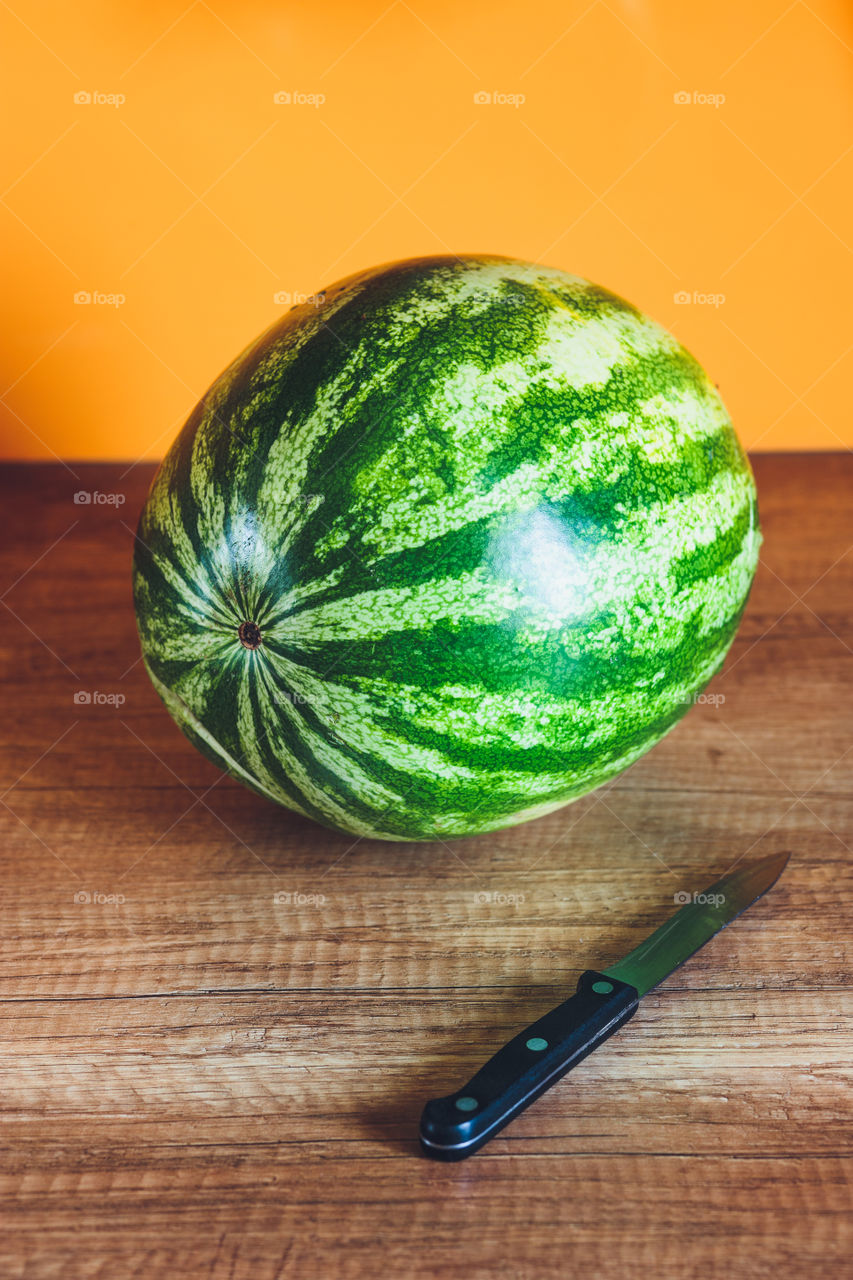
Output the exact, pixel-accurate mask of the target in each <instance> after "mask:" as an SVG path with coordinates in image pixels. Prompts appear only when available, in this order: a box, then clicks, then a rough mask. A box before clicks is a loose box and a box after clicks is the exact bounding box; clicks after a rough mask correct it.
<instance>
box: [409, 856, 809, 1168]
mask: <svg viewBox="0 0 853 1280" xmlns="http://www.w3.org/2000/svg"><path fill="white" fill-rule="evenodd" d="M789 856H790V855H789V854H788V853H774V854H771V855H770V857H767V858H762V859H760V861H758V862H754V863H752V865H750V866H744V867H741V868H739V869H738V870H736V871H732V872H730V873H729V874H728V875H726V876H723V878H722V880H718V881H717V882H716V883H715V884H712V885H711V886H710V887H709V888H708V889H706V890H705V891H704V892H703V893H694V894H686V893H685V894H676V895H675V900H676V902H680V901H684V903H685V905H684V906H683V907H681V909H680V910H679V911H676V913H675V914H674V915H673V916H672V917H671V918H670V919H669V920H667V921H666V923H665V924H662V925H661V926H660V928H659V929H655V931H654V933H652V934H650V935H649V937H648V938H646V940H645V942H641V943H640V945H639V946H638V947H635V949H634V950H633V951H631V952H629V954H628V955H627V956H625V957H624V959H622V960H620V961H618V963H617V964H614V965H612V966H611V967H610V968H609V969H602V970H601V972H600V973H599V972H598V971H597V970H596V969H588V970H587V971H586V973H582V974H581V976H580V980H579V982H578V986H577V991H576V992H575V994H574V995H573V996H572V997H571V998H570V999H568V1000H566V1001H564V1003H563V1004H559V1005H557V1007H556V1009H552V1010H551V1012H550V1013H546V1014H545V1016H544V1017H543V1018H540V1019H539V1020H538V1022H533V1023H531V1025H530V1026H529V1027H527V1028H526V1030H524V1031H521V1032H520V1033H519V1034H518V1035H517V1036H514V1037H513V1039H512V1040H510V1041H509V1043H508V1044H505V1045H504V1047H503V1048H502V1049H500V1050H498V1052H497V1053H496V1054H495V1056H494V1057H493V1058H491V1059H490V1060H489V1061H488V1062H487V1063H486V1065H485V1066H484V1067H481V1068H480V1070H479V1071H478V1072H477V1074H476V1075H475V1076H473V1077H472V1079H470V1080H469V1081H468V1083H467V1084H466V1085H465V1086H464V1088H462V1089H457V1091H456V1092H455V1093H451V1094H449V1095H448V1096H447V1097H446V1098H435V1099H433V1101H432V1102H428V1103H427V1104H426V1106H425V1107H424V1111H423V1115H422V1116H421V1127H420V1139H421V1148H422V1150H423V1151H424V1152H425V1153H426V1154H427V1155H429V1156H432V1157H433V1159H436V1160H464V1159H465V1158H466V1156H470V1155H473V1154H474V1152H475V1151H479V1150H480V1148H481V1147H482V1146H483V1145H484V1144H485V1143H486V1142H488V1141H489V1139H490V1138H493V1137H494V1136H495V1134H496V1133H498V1132H500V1130H501V1129H503V1127H504V1125H507V1124H509V1122H510V1121H511V1120H513V1119H515V1117H516V1116H517V1115H519V1114H520V1113H521V1112H522V1111H524V1109H525V1108H526V1107H529V1106H530V1104H531V1102H533V1101H535V1099H536V1098H538V1097H539V1096H540V1094H543V1093H544V1092H545V1090H546V1089H550V1087H551V1085H552V1084H555V1083H556V1081H557V1080H559V1079H560V1077H561V1076H563V1075H565V1073H566V1072H567V1071H569V1070H570V1069H571V1068H572V1067H574V1066H577V1064H578V1063H579V1062H580V1061H581V1060H582V1059H583V1058H585V1057H586V1055H587V1054H588V1053H591V1052H592V1050H593V1049H597V1048H598V1046H599V1045H600V1044H602V1043H603V1042H604V1041H605V1040H606V1039H607V1037H608V1036H612V1035H613V1032H614V1031H617V1030H618V1029H619V1027H621V1026H622V1025H623V1024H624V1023H625V1022H627V1021H628V1019H629V1018H630V1017H632V1015H633V1014H634V1013H636V1011H637V1006H638V1005H639V1002H640V999H641V997H642V996H644V995H646V993H647V992H648V991H651V989H652V987H656V986H657V985H658V983H659V982H663V980H664V978H666V977H668V976H669V975H670V974H671V973H672V972H673V970H674V969H677V968H678V967H679V965H681V964H683V963H684V961H685V960H688V959H689V958H690V956H692V955H693V953H694V952H696V951H698V950H699V948H700V947H704V945H705V943H706V942H709V941H710V939H711V938H713V936H714V934H715V933H719V931H720V930H721V929H724V928H725V927H726V925H727V924H730V923H731V921H732V920H734V918H735V916H739V915H740V913H741V912H742V911H745V910H746V909H747V907H750V906H752V904H753V902H755V901H756V900H757V899H758V898H760V897H761V895H762V894H764V893H766V892H767V890H768V889H769V888H770V887H771V886H772V885H773V884H775V882H776V881H777V880H778V878H779V876H780V875H781V874H782V872H783V870H784V868H785V864H786V863H787V861H788V858H789Z"/></svg>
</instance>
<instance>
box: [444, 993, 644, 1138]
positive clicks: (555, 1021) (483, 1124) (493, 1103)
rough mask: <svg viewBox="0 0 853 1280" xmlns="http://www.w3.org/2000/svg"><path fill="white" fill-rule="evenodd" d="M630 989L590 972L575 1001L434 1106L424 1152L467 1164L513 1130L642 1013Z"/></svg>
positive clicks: (522, 1035) (531, 1028) (534, 1027)
mask: <svg viewBox="0 0 853 1280" xmlns="http://www.w3.org/2000/svg"><path fill="white" fill-rule="evenodd" d="M638 1003H639V996H638V994H637V992H636V990H635V989H634V987H631V986H629V985H628V983H627V982H619V981H617V980H616V979H615V978H608V977H607V975H606V974H603V973H596V971H595V970H594V969H589V970H588V971H587V972H586V973H584V974H581V978H580V981H579V982H578V989H577V992H576V993H575V995H573V996H572V997H571V998H570V999H569V1000H566V1001H564V1003H563V1004H560V1005H557V1007H556V1009H552V1010H551V1011H550V1013H546V1014H545V1016H544V1018H540V1019H539V1021H538V1022H533V1023H531V1025H530V1026H529V1027H527V1028H526V1029H525V1030H524V1031H522V1032H521V1033H520V1034H519V1035H517V1036H515V1038H514V1039H512V1040H510V1041H509V1043H508V1044H505V1045H504V1047H503V1048H502V1049H500V1050H499V1051H498V1052H497V1053H496V1054H495V1056H494V1057H493V1058H492V1059H490V1061H489V1062H487V1063H486V1065H485V1066H484V1067H481V1068H480V1070H479V1071H478V1072H477V1074H476V1075H475V1076H474V1077H473V1078H472V1079H471V1080H469V1081H468V1083H467V1084H466V1085H465V1087H464V1088H463V1089H459V1090H457V1092H456V1093H452V1094H450V1096H449V1097H447V1098H436V1099H435V1100H434V1101H432V1102H428V1103H427V1104H426V1107H425V1108H424V1113H423V1116H422V1117H421V1130H420V1137H421V1145H422V1147H423V1149H424V1150H425V1151H426V1152H427V1154H428V1155H431V1156H433V1157H435V1158H436V1159H438V1160H463V1159H464V1158H465V1157H466V1156H469V1155H473V1153H474V1152H475V1151H477V1150H478V1149H479V1148H480V1147H481V1146H482V1145H483V1143H484V1142H487V1141H488V1140H489V1138H491V1137H492V1136H493V1135H494V1134H496V1133H497V1132H498V1131H499V1130H500V1129H502V1128H503V1127H504V1125H505V1124H509V1122H510V1120H512V1119H513V1117H514V1116H517V1115H518V1114H519V1112H521V1111H523V1110H524V1108H525V1107H527V1106H529V1105H530V1103H531V1102H533V1101H534V1100H535V1099H536V1098H538V1097H539V1095H540V1094H541V1093H544V1092H545V1090H546V1089H548V1088H549V1087H550V1086H551V1085H552V1084H553V1083H554V1081H555V1080H559V1078H560V1076H562V1075H565V1073H566V1072H567V1071H568V1070H570V1068H572V1067H573V1066H574V1065H575V1064H576V1063H578V1062H580V1061H581V1059H582V1058H585V1057H586V1055H587V1054H588V1053H591V1052H592V1050H593V1049H594V1048H596V1046H597V1045H599V1044H601V1042H602V1041H603V1040H606V1039H607V1037H608V1036H610V1035H612V1034H613V1032H614V1031H616V1030H618V1028H619V1027H621V1026H622V1024H623V1023H625V1022H627V1021H628V1019H629V1018H630V1017H631V1015H632V1014H633V1013H634V1012H635V1011H636V1009H637V1005H638Z"/></svg>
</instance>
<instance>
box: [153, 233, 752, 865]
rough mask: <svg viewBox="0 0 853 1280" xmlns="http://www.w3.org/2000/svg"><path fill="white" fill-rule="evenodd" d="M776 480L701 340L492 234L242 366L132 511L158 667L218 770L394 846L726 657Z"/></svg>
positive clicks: (489, 822) (468, 822) (469, 826)
mask: <svg viewBox="0 0 853 1280" xmlns="http://www.w3.org/2000/svg"><path fill="white" fill-rule="evenodd" d="M759 543H760V533H759V529H758V515H757V507H756V497H755V487H754V483H753V479H752V474H751V471H750V468H749V464H748V462H747V460H746V457H745V456H744V453H743V451H742V450H741V448H740V445H739V444H738V441H737V438H736V436H735V433H734V431H733V429H732V426H731V423H730V421H729V418H728V416H727V414H726V410H725V408H724V407H723V404H722V402H721V400H720V398H719V396H718V395H717V392H716V391H715V390H714V387H713V386H712V384H711V383H710V382H709V380H708V378H707V376H706V375H705V373H704V372H703V370H702V369H701V368H700V366H699V365H698V364H697V363H696V361H695V360H694V359H693V358H692V356H690V355H689V354H688V353H687V352H686V351H685V350H684V348H683V347H681V346H680V345H679V344H678V342H676V341H675V339H674V338H672V337H671V336H670V335H669V334H668V333H666V331H665V330H663V329H662V328H660V327H659V326H658V325H657V324H655V323H653V322H652V321H651V320H649V319H647V318H646V317H645V316H643V315H641V314H640V313H639V312H637V311H636V310H635V309H634V308H633V307H631V306H630V305H629V304H628V303H626V302H624V301H622V300H621V299H620V298H617V297H615V296H614V295H613V294H611V293H608V292H606V291H605V290H604V289H601V288H598V287H597V286H595V285H592V284H590V283H588V282H587V281H585V280H581V279H579V278H577V277H576V276H571V275H567V274H565V273H564V272H562V271H556V270H552V269H550V268H545V267H540V266H536V265H534V264H530V263H524V262H517V261H514V260H512V259H506V258H500V257H494V256H472V257H465V258H462V259H459V258H454V257H433V258H420V259H413V260H411V261H404V262H398V263H394V264H392V265H386V266H382V267H377V268H375V269H374V270H370V271H365V272H362V273H360V274H358V275H354V276H350V277H349V278H347V279H345V280H342V281H341V282H340V283H338V284H336V285H334V286H333V287H332V288H329V289H327V290H325V291H324V292H323V293H322V294H320V295H318V296H317V297H316V298H314V299H312V300H310V301H309V302H307V303H305V304H304V305H302V306H298V307H295V308H292V309H291V311H290V312H289V313H288V314H287V315H286V316H285V318H284V319H282V320H280V321H279V322H278V323H276V324H275V325H273V326H272V328H270V329H268V330H267V331H266V333H264V334H263V335H262V336H261V337H260V338H259V339H258V340H257V341H256V342H255V343H254V344H253V345H252V346H250V347H249V348H247V350H246V351H244V352H243V354H242V355H240V356H239V357H238V358H237V359H236V360H235V361H234V363H233V364H231V365H230V366H229V367H228V368H227V369H226V370H225V372H224V373H223V374H222V375H221V376H220V377H219V378H218V379H217V380H216V382H215V383H214V384H213V386H212V387H211V388H210V390H209V391H208V393H207V395H206V396H205V397H204V399H203V400H202V401H201V403H200V404H199V405H198V406H197V408H196V409H195V410H194V412H193V413H192V415H191V417H190V419H189V421H188V422H187V424H186V426H185V427H184V428H183V430H182V432H181V434H180V435H179V437H178V439H177V440H176V441H175V443H174V445H173V446H172V448H171V450H170V451H169V453H168V456H167V457H166V459H165V461H164V463H163V465H162V467H161V468H160V470H159V472H158V474H157V476H156V478H155V480H154V483H153V486H152V488H151V493H150V495H149V497H148V501H147V504H146V506H145V509H144V511H143V513H142V517H141V520H140V524H139V532H138V536H137V544H136V552H135V565H134V588H135V600H136V610H137V617H138V624H139V631H140V636H141V642H142V651H143V654H144V657H145V662H146V665H147V668H148V671H149V673H150V675H151V678H152V680H153V682H154V685H155V688H156V689H157V691H158V693H159V694H160V696H161V697H162V699H163V701H164V702H165V704H166V706H167V707H168V709H169V711H170V712H171V714H172V715H173V716H174V718H175V720H176V721H177V722H178V724H179V725H180V726H181V728H182V729H183V730H184V732H185V733H186V734H187V736H188V737H189V738H190V739H191V740H192V741H193V742H194V743H195V744H196V746H197V747H199V749H200V750H201V751H202V752H204V753H205V754H206V755H207V756H209V757H210V759H212V760H213V761H215V762H216V764H217V765H219V766H221V767H222V768H223V769H225V770H227V771H228V772H230V773H231V774H233V775H234V776H235V777H237V778H239V779H241V781H243V782H245V783H246V784H247V785H248V786H250V787H252V788H254V789H255V790H256V791H258V792H260V793H261V794H262V795H265V796H268V797H270V798H271V799H273V800H277V801H279V802H280V803H281V804H283V805H286V806H287V807H288V808H290V809H294V810H296V811H297V812H299V813H301V814H305V815H308V816H310V817H311V818H314V819H316V820H317V821H319V822H321V823H324V824H326V825H327V826H330V827H334V828H338V829H340V830H343V831H347V832H352V833H354V834H357V835H367V836H373V837H378V838H380V839H385V840H427V839H431V838H444V837H453V836H465V835H470V834H473V833H476V832H482V831H489V830H494V829H495V828H498V827H503V826H508V825H511V824H513V823H519V822H524V821H526V820H527V819H529V818H533V817H536V816H538V815H539V814H544V813H547V812H549V811H550V810H552V809H556V808H558V807H559V806H560V805H564V804H566V802H567V801H569V800H572V799H574V798H576V797H577V796H580V795H582V794H584V793H585V792H587V791H590V790H591V789H592V788H594V787H597V786H598V785H599V784H600V783H602V782H604V781H605V780H606V779H608V778H612V777H613V776H614V775H615V774H617V773H618V772H619V771H620V770H621V769H624V768H625V767H626V766H627V765H629V764H630V763H631V762H632V761H633V760H636V759H637V757H638V756H640V755H642V754H643V752H644V751H647V750H648V749H649V747H651V746H652V745H653V744H654V743H655V742H657V741H658V740H659V739H660V738H661V737H662V735H663V734H665V733H666V732H667V730H668V729H670V728H671V727H672V726H673V725H674V724H675V722H676V721H677V720H678V718H679V717H680V716H681V715H683V713H684V712H685V710H686V709H687V708H688V707H689V705H690V703H691V701H692V700H693V699H694V697H695V696H696V694H697V693H698V692H699V691H700V690H701V689H702V688H703V687H704V685H705V684H706V683H707V681H708V680H709V679H710V678H711V676H712V675H713V674H714V673H715V672H716V671H717V670H718V669H719V667H720V665H721V664H722V662H723V659H724V657H725V654H726V651H727V650H728V648H729V645H730V644H731V641H732V638H733V636H734V634H735V631H736V629H737V626H738V622H739V620H740V617H741V613H742V611H743V608H744V605H745V602H746V598H747V595H748V593H749V588H750V584H751V582H752V577H753V574H754V571H755V566H756V560H757V557H758V548H759Z"/></svg>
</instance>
